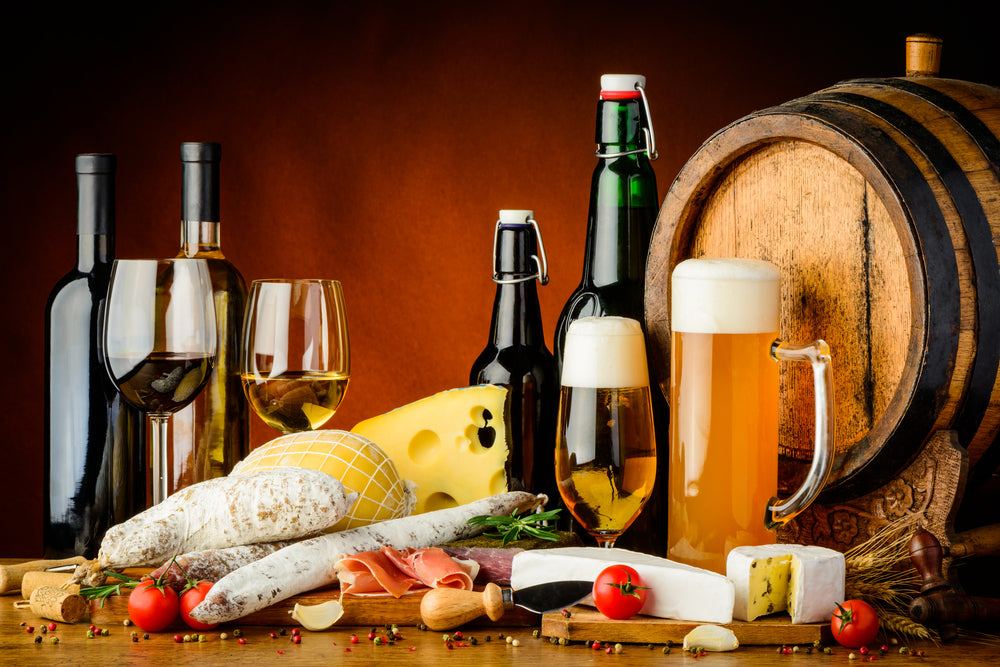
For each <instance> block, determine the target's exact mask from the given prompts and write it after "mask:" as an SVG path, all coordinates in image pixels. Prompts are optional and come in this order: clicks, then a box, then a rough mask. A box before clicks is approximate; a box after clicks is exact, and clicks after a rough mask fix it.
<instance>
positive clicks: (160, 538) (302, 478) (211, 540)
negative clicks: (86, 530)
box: [74, 467, 358, 585]
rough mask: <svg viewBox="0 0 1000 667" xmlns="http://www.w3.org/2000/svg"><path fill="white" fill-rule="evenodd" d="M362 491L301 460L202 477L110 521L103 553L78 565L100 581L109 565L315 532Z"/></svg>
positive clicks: (149, 562)
mask: <svg viewBox="0 0 1000 667" xmlns="http://www.w3.org/2000/svg"><path fill="white" fill-rule="evenodd" d="M357 495H358V494H357V493H354V492H353V491H351V492H348V491H347V490H346V489H345V488H344V485H343V484H342V483H341V482H340V480H338V479H337V478H335V477H333V476H332V475H328V474H326V473H324V472H320V471H318V470H309V469H306V468H294V467H286V468H275V469H273V470H264V471H260V472H254V473H251V474H248V475H239V476H236V477H217V478H214V479H210V480H206V481H204V482H199V483H198V484H193V485H191V486H189V487H187V488H184V489H181V490H180V491H177V492H176V493H174V494H172V495H170V496H168V497H167V498H166V499H164V500H163V501H162V502H161V503H159V504H157V505H154V506H153V507H151V508H149V509H148V510H146V511H144V512H140V513H139V514H137V515H135V516H134V517H132V518H131V519H129V520H128V521H124V522H122V523H119V524H117V525H115V526H112V527H111V528H109V529H108V531H107V533H105V535H104V539H103V540H102V541H101V548H100V551H99V552H98V554H97V558H96V559H94V560H92V561H88V562H87V563H84V564H83V565H81V566H80V567H79V568H77V572H76V573H75V575H74V578H75V579H77V580H80V579H82V580H83V581H84V583H85V584H87V585H92V584H93V581H94V579H97V580H99V579H100V577H99V573H100V572H102V571H103V570H109V569H111V570H113V569H120V568H124V567H153V566H157V565H159V564H161V563H163V561H165V560H166V559H168V558H170V557H172V556H174V555H176V554H182V553H186V552H188V551H197V550H200V549H221V548H226V547H234V546H243V545H247V544H258V543H261V542H276V541H280V540H293V539H297V538H301V537H305V536H309V535H315V534H317V533H319V532H321V531H322V530H323V529H324V528H327V527H329V526H332V525H333V524H335V523H337V521H339V520H340V519H341V517H343V516H345V515H346V514H347V512H348V511H349V510H350V508H351V505H353V504H354V501H355V500H356V499H357ZM95 574H96V575H98V576H93V575H95Z"/></svg>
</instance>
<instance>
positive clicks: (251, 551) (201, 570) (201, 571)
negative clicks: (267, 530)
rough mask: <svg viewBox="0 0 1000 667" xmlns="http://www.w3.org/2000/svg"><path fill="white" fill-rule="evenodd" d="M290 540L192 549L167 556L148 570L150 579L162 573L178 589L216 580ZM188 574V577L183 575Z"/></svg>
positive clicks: (284, 545)
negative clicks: (189, 582) (177, 554)
mask: <svg viewBox="0 0 1000 667" xmlns="http://www.w3.org/2000/svg"><path fill="white" fill-rule="evenodd" d="M289 544H292V542H265V543H263V544H247V545H245V546H239V547H229V548H228V549H202V550H201V551H191V552H189V553H186V554H182V555H180V556H178V557H177V559H176V560H174V559H170V560H168V561H167V562H166V563H164V564H163V565H161V566H160V567H158V568H156V569H155V570H153V571H152V572H150V573H149V575H148V576H149V578H150V579H156V578H158V577H160V576H161V575H164V574H165V576H164V582H165V583H166V584H167V585H168V586H170V587H171V588H173V589H174V590H176V591H177V592H180V591H181V590H182V589H183V588H184V586H185V585H187V580H188V578H190V579H191V580H192V581H195V580H197V581H211V582H213V583H214V582H216V581H218V580H219V579H222V578H223V577H224V576H226V575H227V574H229V573H230V572H235V571H236V570H238V569H240V568H241V567H243V566H244V565H249V564H250V563H252V562H254V561H257V560H260V559H261V558H263V557H264V556H269V555H271V554H273V553H274V552H275V551H277V550H278V549H281V548H283V547H287V546H288V545H289ZM185 573H187V577H185V576H184V575H185Z"/></svg>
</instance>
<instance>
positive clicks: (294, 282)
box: [240, 279, 351, 433]
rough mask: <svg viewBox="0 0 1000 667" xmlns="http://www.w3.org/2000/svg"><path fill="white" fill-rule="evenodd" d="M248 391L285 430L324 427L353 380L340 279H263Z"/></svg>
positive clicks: (251, 312)
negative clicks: (348, 384) (351, 379)
mask: <svg viewBox="0 0 1000 667" xmlns="http://www.w3.org/2000/svg"><path fill="white" fill-rule="evenodd" d="M240 372H241V375H242V378H243V391H244V392H245V393H246V396H247V400H248V401H250V405H251V406H252V407H253V409H254V411H255V412H256V413H257V414H258V416H260V418H261V419H263V420H264V422H265V423H266V424H267V425H268V426H270V427H272V428H275V429H278V430H279V431H281V432H283V433H295V432H299V431H312V430H315V429H318V428H321V427H322V426H323V425H324V424H325V423H326V422H327V421H329V420H330V418H331V417H333V414H334V413H335V412H336V411H337V408H338V407H340V402H341V401H342V400H343V399H344V393H345V392H346V391H347V383H348V381H349V380H350V378H351V345H350V340H349V338H348V335H347V312H346V310H345V308H344V292H343V290H342V288H341V286H340V283H339V282H338V281H336V280H308V279H287V280H282V279H274V280H255V281H253V283H252V284H251V286H250V297H249V300H248V302H247V310H246V316H245V317H244V318H243V351H242V360H241V367H240Z"/></svg>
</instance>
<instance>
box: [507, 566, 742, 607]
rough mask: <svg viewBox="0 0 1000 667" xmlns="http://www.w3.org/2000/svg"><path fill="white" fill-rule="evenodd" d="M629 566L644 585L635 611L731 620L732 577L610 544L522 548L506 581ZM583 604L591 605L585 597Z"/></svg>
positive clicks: (523, 582) (592, 574)
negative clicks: (645, 588) (606, 546)
mask: <svg viewBox="0 0 1000 667" xmlns="http://www.w3.org/2000/svg"><path fill="white" fill-rule="evenodd" d="M619 563H623V564H625V565H630V566H632V567H633V568H635V571H636V572H637V573H638V574H639V576H640V577H641V578H642V581H643V584H644V585H646V586H648V587H649V591H648V592H647V594H646V603H645V604H644V605H643V607H642V609H641V610H640V611H639V613H640V614H645V615H647V616H656V617H658V618H676V619H683V620H687V621H699V622H703V623H723V624H724V623H729V622H731V621H732V620H733V601H734V589H733V582H731V581H729V580H728V579H727V578H726V577H723V576H722V575H721V574H716V573H714V572H709V571H708V570H702V569H699V568H696V567H691V566H690V565H683V564H681V563H675V562H674V561H671V560H667V559H666V558H657V557H656V556H650V555H648V554H644V553H638V552H635V551H629V550H627V549H619V548H617V547H616V548H615V549H613V550H609V549H602V548H600V547H563V548H557V549H537V550H528V551H522V552H520V553H518V554H517V555H516V556H514V560H513V564H512V566H511V576H510V582H511V587H512V588H513V589H514V590H517V589H519V588H524V587H525V586H532V585H534V584H540V583H544V582H549V581H553V580H556V579H566V580H570V579H587V580H590V581H593V580H594V579H596V578H597V575H598V574H600V572H601V570H603V569H604V568H606V567H608V566H609V565H615V564H619ZM583 604H589V605H593V600H592V599H590V598H589V597H588V598H587V599H586V600H584V601H583Z"/></svg>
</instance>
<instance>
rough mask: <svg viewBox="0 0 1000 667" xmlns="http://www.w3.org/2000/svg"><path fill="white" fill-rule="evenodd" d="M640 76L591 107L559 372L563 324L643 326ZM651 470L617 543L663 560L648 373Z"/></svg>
mask: <svg viewBox="0 0 1000 667" xmlns="http://www.w3.org/2000/svg"><path fill="white" fill-rule="evenodd" d="M645 85H646V79H645V77H643V76H639V75H623V74H610V75H609V74H606V75H604V76H602V77H601V95H600V99H599V101H598V103H597V132H596V141H597V146H598V147H597V158H598V161H597V166H596V167H595V168H594V174H593V177H592V178H591V183H590V210H589V213H588V219H587V239H586V244H585V248H584V260H583V277H582V278H581V280H580V284H579V285H578V286H577V288H576V289H575V290H574V291H573V293H572V294H571V295H570V297H569V299H567V301H566V305H565V306H563V309H562V312H561V313H560V315H559V320H558V323H557V325H556V333H555V341H554V343H553V346H554V348H555V358H556V367H557V369H558V370H559V371H560V372H561V369H562V355H563V345H564V343H565V341H566V331H567V329H568V328H569V325H570V322H573V321H574V320H577V319H579V318H581V317H588V316H603V315H618V316H621V317H630V318H632V319H635V320H638V321H639V322H644V321H645V318H644V306H643V303H644V301H643V292H644V286H645V273H646V254H647V253H648V252H649V239H650V236H651V235H652V232H653V225H654V224H655V223H656V215H657V213H658V211H659V199H658V198H657V194H656V175H655V174H654V173H653V167H652V165H651V164H650V157H652V158H654V159H655V157H656V146H655V140H654V135H653V129H652V125H651V123H650V119H649V108H648V105H647V103H646V95H645ZM649 379H650V385H651V387H650V388H651V389H652V391H651V394H652V398H653V418H654V426H655V430H656V447H657V471H656V484H655V486H654V488H653V494H652V496H651V497H650V499H649V501H648V502H647V503H646V506H645V508H644V509H643V511H642V513H641V514H640V515H639V518H638V519H636V521H635V523H633V524H632V526H631V527H630V528H629V529H628V530H627V531H625V533H624V534H623V535H622V537H621V538H619V539H618V541H617V542H616V545H617V546H623V547H627V548H630V549H635V550H638V551H644V552H646V553H652V554H655V555H658V556H663V555H665V554H666V548H667V540H666V532H667V515H666V499H665V497H663V496H664V495H665V493H664V489H666V483H667V459H668V456H667V453H668V438H669V430H668V420H669V416H670V413H669V409H668V407H667V401H666V398H665V397H664V394H663V392H662V390H660V389H659V388H658V387H657V380H658V378H657V377H656V375H654V374H653V369H652V368H650V376H649Z"/></svg>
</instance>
